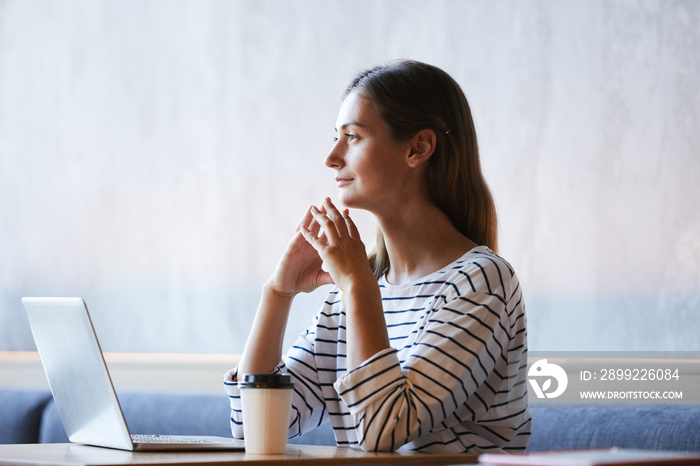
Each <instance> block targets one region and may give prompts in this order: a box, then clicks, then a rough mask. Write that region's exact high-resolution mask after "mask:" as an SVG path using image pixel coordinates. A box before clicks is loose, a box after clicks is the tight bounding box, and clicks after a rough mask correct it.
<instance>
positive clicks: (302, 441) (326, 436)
mask: <svg viewBox="0 0 700 466" xmlns="http://www.w3.org/2000/svg"><path fill="white" fill-rule="evenodd" d="M289 443H296V444H299V445H328V446H332V447H335V446H336V445H337V443H336V441H335V435H333V426H332V425H331V423H330V422H326V423H325V424H323V425H321V426H319V427H316V428H315V429H314V430H312V431H310V432H307V433H305V434H303V435H300V436H299V437H294V438H293V439H289Z"/></svg>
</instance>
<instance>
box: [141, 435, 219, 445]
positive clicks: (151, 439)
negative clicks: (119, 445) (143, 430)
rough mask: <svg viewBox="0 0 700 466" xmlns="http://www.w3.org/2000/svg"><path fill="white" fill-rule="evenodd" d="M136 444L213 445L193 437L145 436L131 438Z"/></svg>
mask: <svg viewBox="0 0 700 466" xmlns="http://www.w3.org/2000/svg"><path fill="white" fill-rule="evenodd" d="M131 440H132V441H133V442H134V443H211V441H209V440H205V439H197V438H191V437H189V438H188V437H178V436H174V435H158V434H154V435H145V434H136V435H132V436H131Z"/></svg>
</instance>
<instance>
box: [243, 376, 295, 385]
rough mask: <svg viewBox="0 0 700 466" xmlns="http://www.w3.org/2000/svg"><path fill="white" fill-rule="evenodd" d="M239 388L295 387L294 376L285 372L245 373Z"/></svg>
mask: <svg viewBox="0 0 700 466" xmlns="http://www.w3.org/2000/svg"><path fill="white" fill-rule="evenodd" d="M238 387H239V388H294V382H292V378H291V377H290V376H288V375H285V374H245V375H244V376H243V382H238Z"/></svg>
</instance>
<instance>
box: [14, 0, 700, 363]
mask: <svg viewBox="0 0 700 466" xmlns="http://www.w3.org/2000/svg"><path fill="white" fill-rule="evenodd" d="M698 31H700V3H698V2H693V1H663V2H661V1H648V0H647V1H600V0H598V1H595V0H582V1H575V2H574V1H517V2H516V1H512V2H491V1H449V0H445V1H406V0H400V1H376V0H364V1H363V0H360V1H355V2H350V3H348V2H331V1H326V0H305V1H270V0H263V1H259V0H255V1H235V0H233V1H172V0H167V1H119V2H110V1H48V0H47V1H37V0H0V350H30V349H32V348H33V342H32V340H31V335H30V333H29V330H28V326H27V323H26V319H25V317H24V314H23V311H22V309H21V304H20V297H21V296H26V295H39V296H44V295H61V296H67V295H78V296H83V297H84V298H85V299H86V300H87V302H88V305H89V306H90V307H91V310H92V313H93V319H94V322H95V326H96V328H97V331H98V334H99V335H100V337H101V340H102V343H103V349H104V350H106V351H152V352H213V353H217V352H221V353H229V352H240V351H241V350H242V348H243V344H244V341H245V337H246V335H247V332H248V329H249V326H250V323H251V319H252V316H253V313H254V311H255V307H256V304H257V298H258V292H259V289H260V287H261V285H262V283H263V282H264V280H265V279H266V277H267V275H268V274H269V273H270V272H271V270H272V269H273V267H274V265H275V263H276V261H277V258H278V256H279V255H280V253H281V252H282V250H283V249H284V247H285V245H286V242H287V240H288V239H289V237H290V233H291V231H292V230H293V228H294V227H295V225H296V223H297V221H298V219H299V217H300V216H301V214H302V213H303V211H304V209H305V208H306V207H308V205H309V204H311V203H317V202H319V201H320V200H321V199H322V197H323V196H325V195H334V186H333V180H332V173H331V172H330V170H328V169H327V168H325V167H323V164H322V161H323V157H324V156H325V154H326V151H327V150H328V149H329V148H330V146H331V137H332V135H333V131H332V128H333V126H334V122H335V116H336V112H337V110H338V107H339V103H340V100H339V97H340V94H341V92H342V90H343V89H344V87H345V85H346V84H347V82H348V81H349V80H350V78H351V77H352V76H353V75H354V74H355V73H356V72H357V71H359V70H360V69H363V68H366V67H368V66H371V65H374V64H377V63H383V62H385V61H387V60H389V59H393V58H413V59H418V60H423V61H427V62H430V63H432V64H435V65H438V66H440V67H443V68H444V69H445V70H446V71H448V72H449V73H451V74H452V75H453V76H454V77H455V78H456V79H457V80H458V81H459V82H460V83H461V84H462V86H463V88H464V90H465V92H466V94H467V96H468V98H469V100H470V102H471V105H472V110H473V113H474V116H475V120H476V124H477V130H478V132H479V136H480V143H481V149H482V154H483V164H484V168H485V171H486V175H487V178H488V180H489V182H490V183H491V186H492V188H493V190H494V193H495V197H496V200H497V204H498V209H499V214H500V233H501V253H502V254H503V255H504V256H505V257H506V258H507V259H508V260H510V262H511V263H512V264H513V265H514V267H515V268H516V270H517V271H518V273H519V275H520V278H521V282H522V284H523V288H524V290H525V297H526V303H527V308H528V313H529V325H530V328H529V335H530V347H531V349H533V350H608V349H615V350H636V349H640V350H700V342H698V338H697V335H698V334H700V319H698V314H699V311H700V216H699V215H698V212H700V183H699V182H698V180H699V179H700V153H699V152H700V131H699V130H698V129H699V128H700V53H698V50H700V32H698ZM358 215H360V214H358ZM360 223H361V228H362V231H363V234H364V236H365V238H366V242H368V243H369V242H370V240H371V234H370V232H371V221H370V219H369V218H368V217H366V216H362V215H360ZM324 291H325V290H324ZM322 295H323V292H321V293H316V294H314V295H312V296H306V297H303V298H302V299H300V300H299V301H298V302H297V303H296V305H295V307H294V310H293V317H292V319H291V322H290V325H289V329H288V336H287V340H288V342H290V340H291V339H292V338H294V335H296V334H297V333H298V332H299V331H301V330H302V328H303V327H304V326H305V325H306V324H307V323H309V322H310V320H311V318H312V316H313V313H314V312H315V311H316V310H317V309H318V307H319V304H320V302H321V299H322Z"/></svg>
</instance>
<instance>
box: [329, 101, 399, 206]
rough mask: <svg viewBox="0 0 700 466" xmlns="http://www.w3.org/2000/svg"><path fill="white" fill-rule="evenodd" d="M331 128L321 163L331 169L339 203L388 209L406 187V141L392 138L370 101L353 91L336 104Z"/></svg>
mask: <svg viewBox="0 0 700 466" xmlns="http://www.w3.org/2000/svg"><path fill="white" fill-rule="evenodd" d="M335 130H336V131H337V133H338V134H337V140H336V142H335V145H334V146H333V149H332V150H331V152H330V154H328V156H327V157H326V160H325V164H326V166H327V167H330V168H332V169H333V170H334V171H335V180H336V183H337V185H338V188H339V189H340V195H339V200H340V202H341V204H343V205H344V206H346V207H353V208H360V209H365V210H369V211H370V212H375V213H377V212H379V211H381V210H384V209H391V206H392V205H393V204H392V203H394V204H395V203H396V202H398V201H400V200H401V192H402V191H403V190H405V189H407V188H408V187H407V186H406V185H405V180H406V177H405V175H406V174H407V170H408V166H407V164H406V157H407V156H408V155H409V154H410V143H409V142H402V141H397V140H396V139H394V138H393V137H392V136H391V135H390V134H389V130H388V127H387V125H386V123H385V122H384V120H382V118H381V117H380V116H379V113H377V111H376V109H375V108H374V105H373V104H372V102H371V101H370V100H369V99H367V98H365V97H363V96H361V95H359V94H357V93H356V92H351V93H350V94H349V95H348V96H347V97H346V98H345V100H344V101H343V104H342V105H341V106H340V112H339V113H338V120H337V122H336V127H335Z"/></svg>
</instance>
